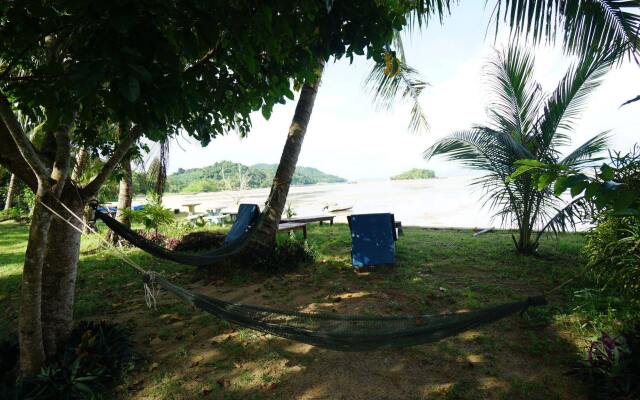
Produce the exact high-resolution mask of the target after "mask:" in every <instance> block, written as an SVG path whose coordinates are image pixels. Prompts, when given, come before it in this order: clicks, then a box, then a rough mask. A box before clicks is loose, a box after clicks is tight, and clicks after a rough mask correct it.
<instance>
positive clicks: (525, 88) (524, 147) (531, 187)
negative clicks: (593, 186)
mask: <svg viewBox="0 0 640 400" xmlns="http://www.w3.org/2000/svg"><path fill="white" fill-rule="evenodd" d="M613 60H614V58H613V57H611V56H603V55H597V54H587V55H586V56H585V57H584V58H583V59H581V60H580V61H579V62H578V63H576V64H575V65H573V66H572V67H570V68H569V70H568V71H567V73H566V74H565V76H564V77H563V78H562V80H561V81H560V83H559V85H558V87H557V88H556V89H555V90H554V91H553V92H552V93H551V94H550V95H549V96H548V97H546V96H544V95H543V94H542V92H541V90H540V85H539V84H538V83H537V82H536V81H535V80H534V78H533V71H534V66H535V65H534V58H533V54H532V53H531V52H529V51H526V50H521V49H518V48H517V47H516V45H513V46H512V47H511V48H509V49H506V50H504V51H501V52H497V54H496V57H495V58H494V59H493V60H492V61H491V63H490V69H489V73H490V75H489V77H490V82H491V87H492V92H493V94H494V101H493V102H492V104H491V105H490V108H489V117H490V124H489V125H487V126H476V127H473V128H471V129H469V130H466V131H461V132H456V133H454V134H452V135H451V136H449V137H447V138H444V139H441V140H439V141H437V142H436V143H435V144H434V145H433V146H431V147H430V148H429V149H428V150H427V151H426V152H425V158H426V159H430V158H431V157H433V156H435V155H439V154H444V155H447V156H448V157H449V159H452V160H456V161H459V162H461V163H463V164H465V165H467V166H469V167H470V168H473V169H476V170H481V171H484V172H486V174H485V175H484V176H482V177H481V178H479V179H477V180H476V182H475V184H476V185H480V186H481V187H482V188H483V189H484V191H485V193H486V203H485V204H488V205H489V206H490V207H491V208H493V209H495V210H496V211H497V213H496V216H499V217H501V218H502V221H503V223H504V222H507V221H508V222H510V223H511V224H512V225H513V226H516V227H517V228H518V237H517V238H516V237H515V236H514V237H513V241H514V244H515V246H516V249H517V250H518V251H519V252H521V253H526V254H528V253H533V252H535V251H536V248H537V246H538V243H539V240H540V236H541V235H542V234H543V232H544V231H545V230H547V229H551V230H553V231H555V232H557V231H559V230H565V229H566V228H567V227H568V226H571V225H573V224H574V223H575V222H574V221H575V219H576V217H577V216H579V215H580V214H581V212H582V207H583V205H582V204H579V203H570V204H568V205H564V206H562V207H564V208H561V207H560V206H561V204H563V202H562V201H561V200H560V199H559V198H558V197H557V196H554V194H553V193H552V191H551V190H550V189H548V188H543V190H537V188H538V186H539V183H538V182H537V180H535V179H534V176H533V175H532V174H531V173H530V169H531V168H537V167H538V166H539V165H542V164H561V165H565V166H567V167H569V168H573V169H575V170H580V169H582V168H584V165H585V164H587V163H589V162H590V161H591V160H592V157H593V155H594V154H596V153H597V152H599V151H602V150H603V149H604V147H605V145H606V134H600V135H597V136H595V137H594V138H592V139H591V140H589V141H587V142H586V143H584V144H583V145H581V146H579V147H578V148H577V149H576V150H574V151H573V152H571V153H570V154H568V155H567V156H565V157H564V158H562V159H560V153H559V148H560V147H561V146H563V145H566V144H568V143H569V142H570V140H569V136H568V132H570V131H571V128H572V126H573V125H574V124H575V122H576V120H577V118H578V116H579V114H580V111H581V109H582V106H583V105H584V103H585V100H586V98H587V96H588V94H589V93H590V92H592V91H593V90H594V89H595V88H596V87H598V85H599V83H600V82H601V78H602V77H603V76H604V74H605V73H606V72H607V71H608V70H609V68H610V67H611V64H612V62H613ZM522 159H527V160H531V161H527V163H526V164H521V165H518V164H516V162H517V161H518V160H522ZM518 168H520V171H519V173H516V172H517V169H518ZM535 230H537V232H534V231H535Z"/></svg>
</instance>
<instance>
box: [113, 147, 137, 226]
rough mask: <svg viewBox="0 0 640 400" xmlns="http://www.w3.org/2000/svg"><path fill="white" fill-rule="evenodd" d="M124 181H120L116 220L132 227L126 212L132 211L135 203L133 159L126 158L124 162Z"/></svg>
mask: <svg viewBox="0 0 640 400" xmlns="http://www.w3.org/2000/svg"><path fill="white" fill-rule="evenodd" d="M122 171H123V175H122V179H120V187H119V192H118V211H117V212H116V219H117V220H118V221H120V222H122V223H123V224H125V225H127V226H130V225H131V221H129V217H128V216H127V214H126V212H125V210H128V209H131V202H132V201H133V173H132V172H131V159H130V158H129V157H126V158H125V159H124V160H123V161H122Z"/></svg>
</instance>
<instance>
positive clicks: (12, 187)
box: [4, 174, 18, 210]
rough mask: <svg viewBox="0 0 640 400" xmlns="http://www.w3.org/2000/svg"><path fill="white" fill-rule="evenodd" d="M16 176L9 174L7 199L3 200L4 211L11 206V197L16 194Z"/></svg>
mask: <svg viewBox="0 0 640 400" xmlns="http://www.w3.org/2000/svg"><path fill="white" fill-rule="evenodd" d="M17 183H18V182H16V174H11V178H10V179H9V186H8V187H7V198H6V199H5V203H4V209H5V210H8V209H10V208H11V206H12V205H13V197H14V195H15V192H16V186H17Z"/></svg>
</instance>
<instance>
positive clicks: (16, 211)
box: [0, 207, 26, 222]
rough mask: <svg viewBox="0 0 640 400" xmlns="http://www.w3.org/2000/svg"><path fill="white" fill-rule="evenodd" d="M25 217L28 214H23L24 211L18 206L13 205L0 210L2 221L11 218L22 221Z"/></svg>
mask: <svg viewBox="0 0 640 400" xmlns="http://www.w3.org/2000/svg"><path fill="white" fill-rule="evenodd" d="M23 217H26V215H23V211H22V210H21V209H20V208H18V207H11V208H7V209H6V210H2V211H0V222H2V221H8V220H10V219H13V220H15V221H20V220H21V219H22V218H23Z"/></svg>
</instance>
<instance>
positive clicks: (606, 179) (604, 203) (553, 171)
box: [511, 145, 640, 217]
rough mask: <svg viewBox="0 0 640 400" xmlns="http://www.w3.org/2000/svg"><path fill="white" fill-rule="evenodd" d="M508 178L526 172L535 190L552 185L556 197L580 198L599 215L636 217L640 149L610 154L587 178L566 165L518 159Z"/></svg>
mask: <svg viewBox="0 0 640 400" xmlns="http://www.w3.org/2000/svg"><path fill="white" fill-rule="evenodd" d="M515 165H516V166H517V167H518V168H517V169H516V171H515V172H514V173H513V174H512V175H511V178H512V179H513V178H516V177H518V176H520V175H522V174H525V173H530V174H532V175H533V178H534V180H536V181H537V187H538V190H545V189H546V188H547V187H550V186H551V185H553V191H554V194H555V195H556V196H559V195H561V194H562V193H564V192H565V191H567V190H569V191H570V193H571V196H572V197H574V198H576V197H577V198H580V197H583V198H584V199H585V200H587V201H589V202H590V203H592V204H593V206H594V207H595V208H596V210H597V211H599V212H610V213H611V215H613V216H636V217H638V216H640V146H638V145H635V146H634V147H633V148H632V149H631V151H629V152H628V153H626V154H622V153H620V152H612V153H610V154H609V161H608V162H607V163H603V164H602V165H601V166H600V167H599V168H597V169H595V171H594V175H593V176H588V175H586V174H584V173H581V172H580V171H578V170H576V169H575V168H571V167H570V166H568V165H566V164H546V163H542V162H539V161H537V160H519V161H516V163H515Z"/></svg>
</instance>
